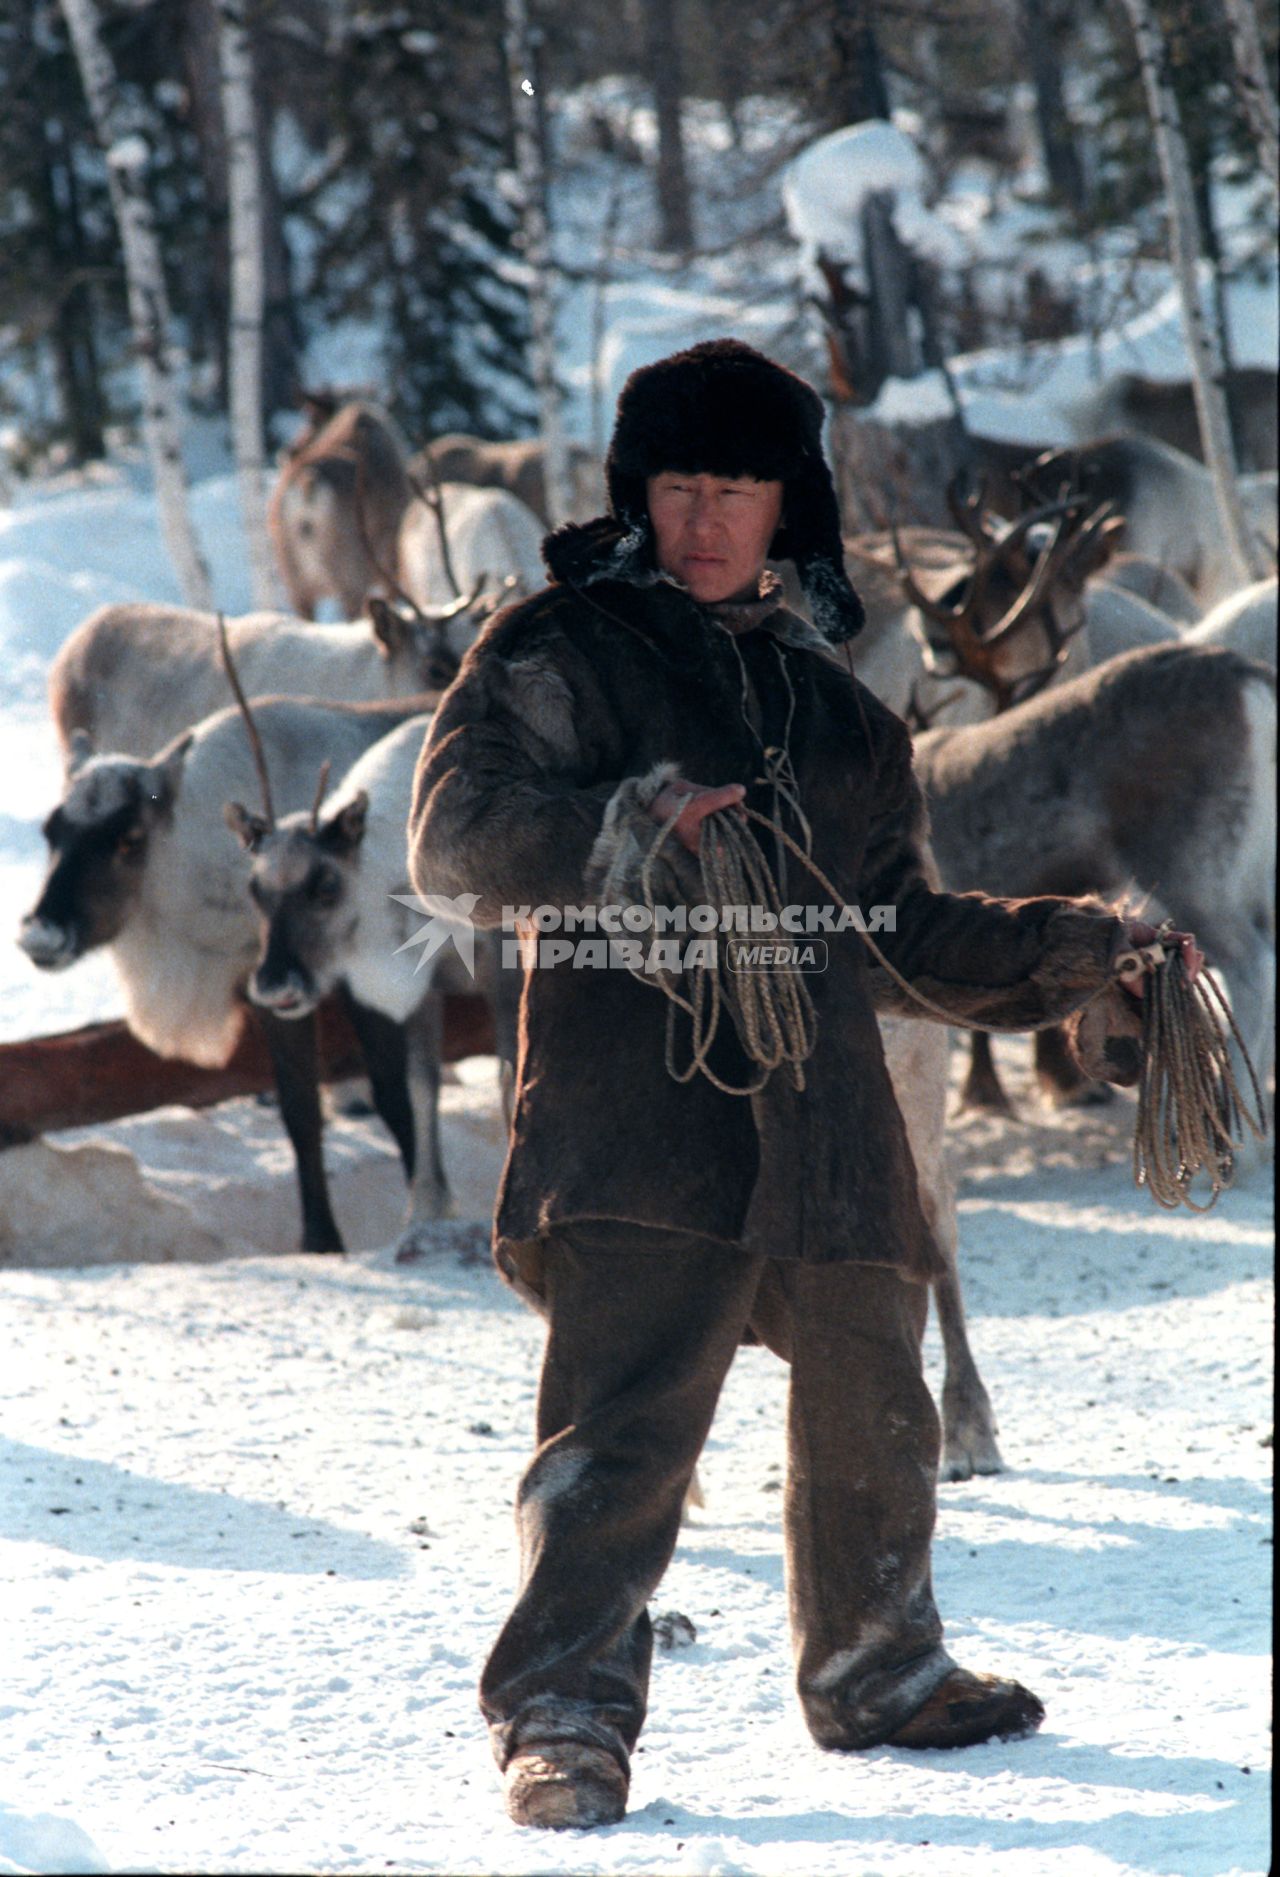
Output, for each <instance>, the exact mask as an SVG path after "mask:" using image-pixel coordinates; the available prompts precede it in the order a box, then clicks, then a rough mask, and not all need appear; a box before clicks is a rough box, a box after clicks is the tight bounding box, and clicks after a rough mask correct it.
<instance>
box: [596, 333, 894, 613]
mask: <svg viewBox="0 0 1280 1877" xmlns="http://www.w3.org/2000/svg"><path fill="white" fill-rule="evenodd" d="M823 418H824V411H823V405H822V399H821V398H820V397H819V396H818V393H817V392H816V391H815V390H814V388H813V386H812V385H810V384H807V383H806V382H805V380H804V379H803V378H801V377H799V376H798V375H797V374H796V373H795V372H792V371H788V370H787V369H786V367H785V366H782V365H778V364H776V363H775V362H774V360H773V359H770V358H766V357H765V356H764V354H763V353H761V352H757V351H755V349H754V348H753V347H752V346H749V345H744V344H743V343H742V341H741V340H739V339H712V340H709V341H707V343H705V344H703V345H695V346H693V347H691V348H690V349H689V350H688V351H687V352H676V353H673V354H672V355H671V357H670V358H664V359H659V360H658V362H657V363H656V364H654V365H643V366H641V367H640V369H639V370H638V371H634V372H632V374H631V376H630V377H629V378H628V379H627V382H626V384H625V385H624V386H623V388H622V395H621V396H620V397H619V399H618V415H617V421H616V423H615V425H614V432H613V438H612V440H611V442H610V444H609V453H608V456H607V458H606V459H605V480H606V484H607V486H608V490H609V506H610V509H611V510H612V512H613V514H614V516H615V517H616V518H617V521H618V523H619V525H620V526H621V528H622V530H623V541H622V545H621V549H620V552H621V555H622V562H623V564H624V565H625V566H627V567H629V568H635V569H639V568H644V569H647V570H648V571H649V572H650V573H652V570H653V568H654V566H655V561H654V554H653V541H652V530H651V528H650V525H649V520H648V496H647V490H646V486H645V485H646V480H647V478H648V477H650V476H654V475H657V474H658V473H659V472H660V471H662V470H668V469H671V470H681V471H684V472H685V473H687V474H690V475H698V474H701V473H703V472H705V473H707V474H710V475H718V476H754V477H757V478H759V479H760V480H761V481H764V482H772V481H777V482H781V483H782V484H784V486H785V490H786V496H785V502H784V507H783V518H782V522H781V524H780V525H779V528H778V531H777V533H776V534H775V536H774V538H773V542H772V545H771V548H770V558H771V559H773V560H791V561H794V562H795V565H796V570H797V572H798V573H799V575H800V584H801V586H802V587H803V588H804V592H805V598H806V599H807V600H808V602H809V605H810V607H811V609H812V611H813V617H814V621H815V623H816V624H817V626H818V629H819V631H821V632H822V634H823V636H824V637H825V638H826V639H827V640H828V642H829V643H830V644H833V645H839V644H842V643H843V642H844V641H845V640H846V639H851V638H853V637H854V635H855V634H856V633H858V632H860V631H861V629H862V626H863V624H864V622H865V616H864V613H863V608H862V602H861V600H860V599H859V598H858V596H857V594H856V593H855V592H854V590H853V587H852V586H851V585H850V584H849V580H848V576H847V575H846V573H845V566H844V546H843V542H842V540H841V534H840V510H839V505H838V504H837V502H836V494H835V487H834V485H833V483H832V480H831V471H830V469H829V468H828V466H827V461H826V458H825V456H824V455H823V453H822V425H823ZM605 577H613V578H619V577H633V576H631V575H627V576H621V575H620V574H619V573H618V572H616V571H615V572H614V573H613V574H612V576H605Z"/></svg>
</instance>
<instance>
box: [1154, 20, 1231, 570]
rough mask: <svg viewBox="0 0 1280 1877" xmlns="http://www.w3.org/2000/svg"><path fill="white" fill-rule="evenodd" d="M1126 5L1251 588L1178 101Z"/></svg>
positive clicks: (1210, 434)
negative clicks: (1202, 289) (1203, 299)
mask: <svg viewBox="0 0 1280 1877" xmlns="http://www.w3.org/2000/svg"><path fill="white" fill-rule="evenodd" d="M1124 4H1125V9H1126V11H1127V13H1128V15H1129V23H1130V25H1131V26H1132V28H1133V36H1134V40H1135V42H1136V45H1137V50H1138V60H1139V64H1140V65H1141V68H1142V82H1143V86H1144V88H1145V90H1146V94H1147V110H1148V112H1149V114H1150V117H1151V127H1152V131H1153V133H1154V136H1155V144H1156V154H1157V156H1158V158H1159V162H1160V173H1161V175H1162V177H1163V179H1164V188H1165V198H1166V207H1167V212H1168V217H1169V245H1170V251H1171V252H1170V258H1171V260H1172V263H1173V271H1174V276H1175V278H1176V280H1177V283H1178V293H1179V297H1180V299H1181V301H1182V320H1183V327H1184V329H1185V332H1186V339H1187V350H1188V353H1189V354H1190V359H1191V373H1192V378H1191V384H1192V391H1193V393H1194V395H1195V402H1196V416H1197V418H1198V420H1199V424H1200V436H1201V440H1202V442H1203V445H1204V460H1205V466H1206V468H1207V469H1208V470H1209V472H1210V474H1211V475H1212V477H1213V483H1214V491H1215V494H1216V496H1217V502H1218V511H1219V514H1220V516H1221V518H1222V526H1223V532H1224V534H1225V536H1226V539H1227V541H1228V543H1229V545H1230V548H1231V553H1232V557H1233V559H1234V560H1235V562H1236V564H1237V567H1238V570H1239V578H1240V584H1241V586H1245V585H1247V584H1248V583H1249V582H1250V581H1252V580H1260V579H1262V577H1263V574H1264V573H1265V568H1264V567H1263V564H1262V556H1261V554H1260V553H1259V552H1258V549H1257V548H1256V546H1255V544H1254V542H1253V540H1252V537H1251V533H1250V529H1249V525H1248V522H1247V520H1246V518H1245V513H1244V507H1243V505H1242V503H1241V500H1240V490H1239V487H1238V485H1237V482H1236V472H1235V463H1234V460H1233V457H1232V450H1231V427H1230V422H1229V419H1228V416H1227V401H1226V392H1225V383H1226V375H1225V365H1224V363H1223V358H1222V352H1221V348H1220V347H1219V345H1218V342H1217V333H1216V330H1215V328H1214V327H1213V325H1212V324H1211V323H1210V322H1209V321H1208V320H1206V319H1205V316H1204V307H1203V305H1202V302H1201V298H1200V272H1201V253H1200V238H1199V231H1198V227H1197V221H1196V205H1195V195H1194V191H1193V188H1192V183H1191V169H1190V164H1189V162H1188V160H1187V145H1186V138H1185V136H1184V135H1183V130H1182V123H1181V119H1180V117H1179V115H1178V101H1177V99H1176V97H1175V96H1174V92H1173V87H1172V86H1171V84H1170V83H1169V80H1168V77H1167V75H1166V63H1167V47H1166V46H1165V43H1164V40H1163V39H1162V37H1161V34H1160V28H1159V25H1158V23H1157V20H1156V17H1155V14H1154V12H1153V10H1152V8H1151V6H1150V4H1149V0H1124Z"/></svg>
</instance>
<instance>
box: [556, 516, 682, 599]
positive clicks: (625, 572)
mask: <svg viewBox="0 0 1280 1877" xmlns="http://www.w3.org/2000/svg"><path fill="white" fill-rule="evenodd" d="M542 559H543V562H544V563H545V565H546V569H547V572H548V573H549V574H550V575H551V578H552V579H553V580H558V581H559V582H560V583H561V584H562V585H564V586H571V587H589V586H592V585H593V584H594V583H595V582H596V581H597V580H622V581H625V582H626V584H627V585H628V586H636V587H650V586H656V585H657V583H658V581H659V580H661V579H662V578H663V575H662V574H661V573H660V572H659V571H658V564H657V562H656V560H655V559H654V556H653V530H652V529H651V527H650V526H649V517H648V514H647V512H645V511H644V510H643V508H642V511H641V515H640V518H639V519H635V518H633V517H629V516H624V517H622V518H619V517H617V516H615V515H597V517H596V519H595V520H594V521H586V522H576V521H570V522H566V523H565V524H564V526H563V527H562V528H557V529H556V530H555V532H554V533H553V534H549V535H548V536H547V537H546V539H545V540H544V541H543V543H542Z"/></svg>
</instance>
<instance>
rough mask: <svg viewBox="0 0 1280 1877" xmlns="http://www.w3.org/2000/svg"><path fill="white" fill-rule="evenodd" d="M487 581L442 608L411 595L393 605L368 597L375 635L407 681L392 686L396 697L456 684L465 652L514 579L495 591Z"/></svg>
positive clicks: (394, 665) (374, 594) (382, 649)
mask: <svg viewBox="0 0 1280 1877" xmlns="http://www.w3.org/2000/svg"><path fill="white" fill-rule="evenodd" d="M483 584H484V583H483V582H478V583H477V585H476V586H475V587H473V589H472V591H471V592H470V593H469V594H466V595H464V596H463V597H462V598H461V599H457V600H454V602H453V604H452V605H450V606H440V607H425V608H424V607H421V606H417V605H415V604H414V602H413V601H412V600H411V599H409V598H408V597H407V596H403V597H402V598H401V599H400V600H399V601H398V602H397V603H393V602H391V601H390V600H384V599H380V598H379V597H378V595H377V594H376V593H371V594H370V595H369V597H368V599H367V600H366V602H365V606H366V610H367V612H368V615H369V623H370V625H371V626H372V628H373V636H374V638H375V639H376V640H377V642H378V646H379V649H380V651H381V653H382V656H383V657H384V658H385V659H386V660H387V662H388V664H389V665H390V666H391V668H392V670H393V672H394V673H395V675H396V677H397V679H398V678H400V677H401V676H403V679H404V683H403V685H401V684H399V683H397V684H396V685H395V686H394V687H393V689H394V691H395V693H396V694H397V695H402V696H405V697H409V696H412V695H413V694H414V693H415V692H418V691H443V690H444V689H445V688H446V687H447V686H448V685H450V684H452V683H453V680H454V679H455V678H456V677H457V675H458V667H459V665H460V664H461V662H462V655H463V653H464V652H465V651H466V649H467V647H468V646H469V645H470V643H471V641H472V640H473V639H474V638H475V636H476V633H477V632H478V630H479V628H480V626H481V625H482V624H483V622H484V621H485V620H486V619H487V618H488V617H489V616H490V614H491V613H493V612H495V611H496V610H497V608H498V606H499V605H501V603H502V600H503V599H504V598H505V597H506V592H507V590H508V588H509V587H510V586H511V584H512V581H511V580H508V581H507V582H505V583H504V585H503V587H502V588H501V589H499V590H498V592H496V593H493V592H490V593H484V592H482V591H481V588H482V587H483Z"/></svg>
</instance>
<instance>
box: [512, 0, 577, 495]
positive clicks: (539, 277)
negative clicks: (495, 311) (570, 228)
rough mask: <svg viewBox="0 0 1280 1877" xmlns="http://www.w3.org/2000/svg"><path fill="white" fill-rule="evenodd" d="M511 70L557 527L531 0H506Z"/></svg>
mask: <svg viewBox="0 0 1280 1877" xmlns="http://www.w3.org/2000/svg"><path fill="white" fill-rule="evenodd" d="M504 4H505V8H506V28H507V29H506V53H507V70H508V72H509V74H510V79H511V111H512V118H513V127H514V130H515V146H516V173H517V177H518V181H519V194H520V221H521V228H522V230H523V241H522V247H523V250H524V262H525V267H526V269H527V272H528V281H529V323H530V327H531V333H532V337H531V343H530V353H531V358H530V364H531V367H532V374H533V385H534V391H535V393H536V395H537V399H538V415H539V429H540V432H541V436H542V448H543V462H544V473H545V477H546V491H547V510H548V516H547V519H548V520H549V521H550V523H551V526H552V527H553V528H558V527H559V526H560V524H561V522H563V521H566V520H567V519H568V516H569V509H570V506H571V495H570V490H569V460H568V452H567V450H566V448H565V437H564V425H563V422H562V420H561V414H560V387H559V385H558V384H557V383H556V339H555V297H554V289H555V263H554V260H553V258H552V254H551V230H550V227H549V225H548V222H547V207H546V202H547V187H546V175H545V173H544V168H543V161H542V142H541V139H540V137H539V135H538V107H537V100H536V96H535V92H534V78H533V72H534V61H533V55H532V45H531V39H530V31H529V9H528V6H527V4H526V0H504Z"/></svg>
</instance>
